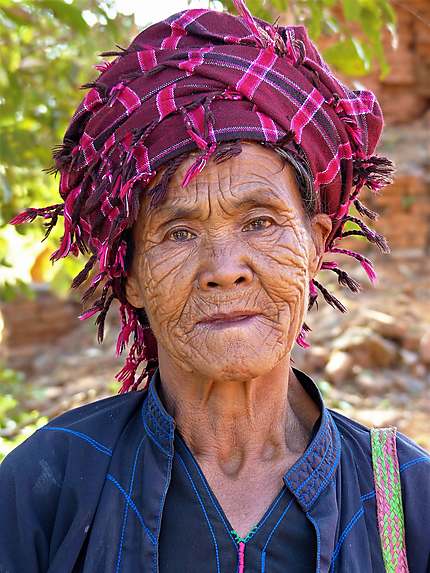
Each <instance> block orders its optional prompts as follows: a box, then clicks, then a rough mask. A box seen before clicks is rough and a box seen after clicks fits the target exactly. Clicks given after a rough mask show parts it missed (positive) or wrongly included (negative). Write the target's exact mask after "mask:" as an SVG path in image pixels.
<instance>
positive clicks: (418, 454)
mask: <svg viewBox="0 0 430 573" xmlns="http://www.w3.org/2000/svg"><path fill="white" fill-rule="evenodd" d="M328 410H329V412H330V414H331V415H332V417H333V420H334V422H335V425H336V427H337V429H338V430H339V433H340V436H341V439H342V441H343V442H345V443H347V444H348V446H349V447H351V448H352V449H353V450H355V453H357V451H361V452H362V453H363V454H364V455H365V456H366V457H368V456H369V455H370V454H371V441H370V431H371V428H370V427H369V426H366V425H364V424H362V423H360V422H358V421H357V420H354V419H352V418H349V417H348V416H345V415H344V414H341V413H340V412H337V411H336V410H332V409H330V408H329V409H328ZM396 446H397V456H398V460H399V466H400V471H401V472H403V471H405V470H406V469H407V468H409V467H412V466H413V465H415V464H420V463H422V464H424V467H426V470H425V471H427V472H428V473H429V475H430V452H428V451H427V450H425V449H424V448H423V447H422V446H420V445H419V444H418V443H417V442H416V441H414V440H413V439H412V438H410V437H409V436H407V435H406V434H404V433H403V432H401V431H399V430H397V432H396Z"/></svg>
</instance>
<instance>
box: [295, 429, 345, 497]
mask: <svg viewBox="0 0 430 573" xmlns="http://www.w3.org/2000/svg"><path fill="white" fill-rule="evenodd" d="M333 427H334V431H335V433H336V435H338V436H339V435H340V434H339V430H338V429H337V427H336V425H335V424H333ZM335 444H336V442H335ZM335 444H334V445H333V448H335V447H336V446H335ZM341 451H342V448H341V447H340V444H339V448H338V451H337V454H336V459H335V461H334V463H333V465H332V468H331V470H330V472H329V473H328V474H327V475H326V476H325V478H324V479H323V480H322V482H321V485H320V487H319V488H318V489H317V491H316V493H315V495H314V496H313V498H312V499H311V500H310V502H309V503H308V504H307V506H308V507H311V505H312V504H313V502H314V501H315V500H316V499H317V497H318V496H319V494H320V493H321V492H322V490H323V489H324V488H325V487H326V486H327V485H328V483H329V482H330V480H331V479H332V476H334V472H335V470H336V469H337V468H338V465H339V460H340V454H341ZM302 497H303V495H301V496H300V497H299V499H302Z"/></svg>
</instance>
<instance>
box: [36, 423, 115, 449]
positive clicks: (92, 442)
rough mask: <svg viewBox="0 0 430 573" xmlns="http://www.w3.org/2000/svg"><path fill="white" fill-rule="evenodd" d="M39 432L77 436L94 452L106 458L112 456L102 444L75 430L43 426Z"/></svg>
mask: <svg viewBox="0 0 430 573" xmlns="http://www.w3.org/2000/svg"><path fill="white" fill-rule="evenodd" d="M40 430H45V431H46V430H53V431H60V432H66V433H67V434H73V435H74V436H77V437H78V438H81V439H82V440H85V441H86V442H88V443H89V444H91V445H92V446H93V447H94V448H95V449H96V450H98V451H99V452H102V454H106V455H107V456H111V455H112V450H111V449H109V448H107V447H106V446H104V445H103V444H100V443H99V442H97V441H96V440H94V439H93V438H91V437H90V436H87V434H84V433H82V432H77V431H76V430H70V428H61V427H60V426H45V427H42V428H39V431H40Z"/></svg>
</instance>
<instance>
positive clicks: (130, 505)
mask: <svg viewBox="0 0 430 573" xmlns="http://www.w3.org/2000/svg"><path fill="white" fill-rule="evenodd" d="M293 370H294V373H295V375H296V377H297V378H298V379H299V381H300V382H301V384H302V385H303V387H304V388H305V390H306V391H307V392H308V393H309V395H310V396H311V397H312V398H313V399H314V400H315V401H316V402H317V404H318V405H319V407H320V410H321V418H320V421H319V423H318V425H316V427H315V432H314V434H315V435H314V436H313V438H312V440H311V442H310V444H309V446H308V447H307V449H306V451H305V452H304V453H303V455H302V456H301V457H300V458H299V459H298V460H297V462H296V463H295V464H294V465H293V466H292V467H291V468H290V469H289V470H288V471H287V472H286V473H285V476H284V480H283V481H284V486H285V487H284V488H283V489H282V491H280V495H279V496H277V497H276V498H275V500H274V501H273V503H272V504H271V505H270V507H269V508H268V509H267V511H266V513H265V515H264V516H263V518H262V519H261V520H260V522H259V524H258V528H257V530H256V531H255V534H254V535H253V536H252V537H251V538H250V539H249V540H248V541H247V542H246V547H245V573H251V572H257V571H258V572H259V573H261V572H263V573H277V572H278V571H288V572H292V573H296V572H298V571H315V573H326V572H330V573H332V572H333V573H334V572H338V571H339V572H345V573H383V572H384V566H383V559H382V553H381V546H380V540H379V534H378V530H377V523H376V503H375V489H374V482H373V473H372V464H371V449H370V432H369V429H368V428H366V427H365V426H363V425H361V424H359V423H357V422H355V421H353V420H350V419H349V418H347V417H345V416H343V415H341V414H339V413H337V412H335V411H333V410H330V409H328V408H326V406H325V405H324V402H323V399H322V396H321V394H320V392H319V390H318V387H317V386H316V384H315V383H314V382H313V381H312V379H311V378H309V377H308V376H307V375H306V374H305V373H303V372H301V371H300V370H297V369H296V368H293ZM159 383H160V380H159V371H157V372H156V373H155V374H154V376H153V378H152V380H151V382H150V384H149V389H148V390H145V391H138V392H132V393H129V394H125V395H121V396H114V397H112V398H107V399H105V400H99V401H97V402H94V403H92V404H89V405H86V406H83V407H81V408H77V409H75V410H71V411H69V412H67V413H65V414H63V415H61V416H59V417H58V418H56V419H54V420H52V421H51V422H49V424H47V425H46V426H44V427H43V428H41V429H39V430H38V431H37V432H36V433H35V434H33V435H32V436H31V437H30V438H28V439H27V440H26V441H25V442H24V443H23V444H22V445H20V446H18V447H17V448H16V449H15V450H14V451H13V452H11V454H9V455H8V456H7V458H6V459H5V460H4V462H3V463H2V464H1V466H0V573H42V572H43V573H45V572H47V573H111V572H112V573H119V572H125V573H132V572H133V573H134V572H135V571H142V572H143V573H146V572H150V573H158V572H160V573H166V572H178V573H179V572H181V573H183V572H191V573H192V572H194V571H195V572H196V573H197V572H198V573H205V572H211V573H215V572H218V571H219V573H235V572H236V571H237V567H238V551H237V546H235V544H234V543H233V541H234V539H232V538H231V537H230V533H231V532H230V531H229V530H230V525H229V523H228V520H227V519H226V516H225V515H224V513H223V511H222V508H221V507H220V506H219V504H218V503H217V500H216V498H215V496H214V495H213V493H212V492H211V490H210V488H209V486H208V484H207V482H206V481H205V480H204V476H203V475H201V472H200V471H199V467H198V464H197V462H196V460H195V459H194V457H193V456H192V454H191V452H190V451H189V449H188V448H187V446H186V444H185V442H184V441H183V440H182V439H181V436H180V435H179V432H178V431H175V423H174V420H173V418H172V417H171V416H170V415H169V414H168V413H167V411H166V409H165V408H164V405H163V404H162V402H161V400H160V397H159V392H158V391H157V389H158V387H159ZM397 449H398V456H399V463H400V470H401V485H402V496H403V504H404V513H405V524H406V549H407V556H408V561H409V569H410V572H411V573H429V572H430V455H429V454H428V452H426V451H425V450H424V449H422V448H421V447H420V446H418V445H417V444H416V443H415V442H413V441H412V440H410V439H409V438H408V437H406V436H405V435H404V434H402V433H398V435H397Z"/></svg>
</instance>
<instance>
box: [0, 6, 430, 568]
mask: <svg viewBox="0 0 430 573" xmlns="http://www.w3.org/2000/svg"><path fill="white" fill-rule="evenodd" d="M236 5H237V8H238V10H239V14H240V15H239V16H237V17H236V16H232V15H229V14H225V13H223V14H221V13H216V12H213V11H210V10H188V11H185V12H182V13H180V14H176V15H174V16H172V17H170V18H168V19H167V20H166V21H164V22H161V23H159V24H156V25H154V26H151V27H150V28H148V29H146V30H144V31H143V32H141V33H140V34H139V35H138V36H137V38H135V40H134V41H133V42H132V43H131V45H130V46H129V48H127V49H124V50H123V49H121V51H120V52H119V53H112V52H110V53H107V54H104V55H116V56H117V57H116V59H115V60H114V61H113V62H111V63H105V64H103V65H101V66H99V69H100V71H101V74H100V77H99V78H98V80H97V81H95V82H93V83H91V84H88V85H87V86H86V87H89V88H90V91H89V92H88V94H87V96H86V97H85V99H84V100H83V101H82V103H81V104H80V106H79V107H78V109H77V111H76V113H75V115H74V116H73V119H72V122H71V125H70V126H69V128H68V130H67V133H66V135H65V137H64V144H63V145H62V146H61V147H60V148H58V149H57V150H56V151H55V153H54V158H55V170H58V171H60V174H61V180H60V193H61V197H62V199H63V202H62V203H60V204H57V205H53V206H50V207H45V208H39V209H34V208H29V209H27V210H26V211H25V212H24V213H22V214H20V215H18V216H17V217H16V218H15V219H14V220H13V221H12V222H13V223H15V224H17V223H23V222H26V221H31V220H33V219H34V218H35V217H36V216H38V215H39V216H42V217H44V218H45V219H46V220H47V221H46V226H47V232H48V233H49V231H50V230H51V228H52V227H53V226H54V225H55V223H56V222H57V219H58V216H64V235H63V237H62V241H61V244H60V246H59V248H58V250H57V251H56V252H55V253H54V254H53V256H52V258H53V260H57V259H60V258H62V257H66V256H67V255H68V254H69V253H72V254H74V255H77V254H79V252H81V253H83V254H85V253H87V252H90V253H91V256H90V258H89V260H88V262H87V264H86V265H85V267H84V269H83V270H82V272H81V273H80V274H79V275H78V276H77V277H76V278H75V280H74V282H73V286H75V287H76V286H78V285H80V284H82V283H83V282H84V281H86V280H87V279H88V280H90V279H89V275H90V273H91V271H92V269H93V268H94V267H95V266H96V265H97V268H96V270H95V271H94V273H93V274H92V278H91V280H90V282H89V284H88V287H87V290H86V292H85V294H84V300H88V298H89V297H90V296H91V295H92V294H93V293H94V292H95V291H96V290H97V289H99V291H98V292H99V295H100V296H99V298H98V299H97V300H96V301H95V302H94V303H93V305H92V306H91V308H89V310H87V311H85V312H84V313H83V314H82V315H81V318H88V317H90V316H93V315H94V314H96V313H99V314H98V318H97V324H98V326H99V338H100V340H101V339H102V338H103V324H104V320H105V317H106V314H107V312H108V309H109V306H110V304H111V303H112V301H113V300H114V299H118V300H119V303H120V306H119V310H120V313H121V320H122V322H121V331H120V333H119V337H118V347H117V348H118V353H121V351H122V350H123V349H124V348H125V346H126V345H127V344H128V342H129V340H130V337H132V340H131V347H130V351H129V355H128V358H127V360H126V364H125V366H124V368H123V369H122V370H121V372H120V373H119V374H118V375H117V377H118V379H119V380H120V381H121V382H122V388H121V391H120V395H119V396H115V397H112V398H107V399H105V400H101V401H98V402H95V403H93V404H89V405H86V406H83V407H81V408H78V409H75V410H72V411H70V412H67V413H65V414H63V415H62V416H60V417H58V418H56V419H55V420H52V421H51V422H50V423H49V424H47V425H46V426H44V427H42V428H41V429H40V430H38V431H37V432H36V433H35V434H34V435H33V436H32V437H30V438H29V439H28V440H27V441H26V442H24V444H22V445H21V446H19V447H18V448H16V450H15V451H14V452H12V453H11V454H10V455H9V456H8V457H7V458H6V460H5V461H4V463H3V464H2V466H1V469H0V486H1V498H0V571H1V572H2V573H6V572H9V573H38V572H49V573H80V572H85V573H107V572H112V573H118V572H120V571H122V572H127V573H130V572H134V571H144V572H154V573H157V572H161V573H167V572H175V573H176V572H177V573H185V572H196V573H197V572H198V573H233V572H237V573H257V572H259V573H263V572H266V573H278V572H284V571H288V572H289V573H298V572H303V573H304V572H311V571H315V572H316V573H323V572H324V573H326V572H327V573H328V572H334V571H341V572H345V573H346V572H347V573H371V572H374V573H381V572H383V571H390V572H391V571H392V572H407V571H411V572H413V573H425V572H428V571H429V570H430V569H429V567H430V536H429V531H430V480H429V478H430V466H429V462H430V457H429V455H428V454H427V453H426V452H425V451H424V450H423V449H422V448H420V447H419V446H418V445H417V444H415V443H414V442H413V441H412V440H410V439H409V438H407V437H406V436H404V435H403V434H401V433H396V428H390V429H388V430H387V431H376V430H373V429H372V430H371V429H369V428H366V427H365V426H362V425H360V424H358V423H357V422H354V421H352V420H350V419H348V418H346V417H345V416H342V415H341V414H339V413H336V412H334V411H332V410H329V409H328V408H327V407H326V406H325V404H324V401H323V399H322V396H321V393H320V391H319V390H318V387H317V386H316V384H315V382H314V381H313V380H312V379H311V378H310V377H309V376H308V375H306V374H305V373H304V372H302V371H300V370H298V369H297V368H294V367H292V366H291V362H292V359H291V351H292V349H293V347H294V344H295V342H297V343H298V344H300V345H301V346H304V347H307V346H309V344H308V343H307V342H306V340H305V337H306V332H307V331H308V330H310V329H309V327H308V326H307V325H306V323H305V322H304V321H305V319H306V315H307V312H308V310H309V309H310V308H311V307H312V305H313V304H314V303H315V302H316V299H317V295H318V290H319V291H320V292H321V293H322V295H323V297H324V298H325V300H326V301H327V302H328V303H329V304H331V305H332V306H333V307H335V308H338V309H339V310H341V311H345V310H346V309H345V307H344V306H343V305H342V304H341V303H340V301H338V300H337V299H336V298H335V297H334V296H333V295H332V294H330V293H329V292H328V291H327V289H326V288H325V287H324V286H323V285H322V284H321V283H320V282H319V281H317V280H316V279H315V276H316V274H317V273H318V271H319V270H321V269H326V270H330V271H333V272H335V273H336V274H337V276H338V281H339V283H340V284H343V285H346V286H348V287H349V288H350V289H351V290H352V291H354V292H357V291H358V290H359V287H360V285H359V283H357V281H355V280H354V279H352V278H351V277H350V276H348V275H347V273H346V272H344V271H342V270H341V269H340V268H339V267H338V264H337V263H336V262H334V261H323V256H324V253H325V252H332V253H341V254H342V253H343V254H346V255H350V256H353V257H354V258H356V259H357V260H358V261H359V262H360V263H361V265H362V266H363V268H364V269H365V270H366V272H367V273H368V275H369V277H370V279H371V280H374V279H375V274H374V271H373V267H372V264H371V262H370V261H369V260H368V259H367V258H365V257H364V256H362V255H360V254H359V253H355V252H354V251H349V250H346V249H342V248H339V247H338V246H337V245H338V242H339V241H340V240H341V239H342V237H345V236H347V235H351V234H355V235H362V236H365V237H367V238H368V239H369V240H370V241H371V242H374V243H376V244H377V245H378V246H379V247H380V248H381V249H382V250H383V251H385V252H388V246H387V244H386V242H385V240H384V238H383V237H382V236H381V235H379V234H377V233H375V232H374V231H372V230H371V229H370V228H369V227H368V226H367V225H366V224H365V223H364V222H363V221H362V220H361V218H359V217H358V216H352V215H350V214H348V213H349V209H350V207H352V205H354V206H355V208H356V211H357V214H356V215H365V216H367V217H369V218H370V219H374V218H375V217H376V213H374V212H373V211H370V210H369V209H368V208H367V207H365V205H364V204H363V203H362V202H360V201H359V199H358V194H359V191H360V189H361V188H362V187H363V185H367V186H369V187H370V188H371V189H373V190H375V191H378V190H379V189H380V188H381V187H382V186H383V185H384V184H386V183H388V182H389V180H390V179H389V176H390V171H391V163H390V162H389V161H388V160H386V159H384V158H381V157H378V156H375V155H372V154H373V152H374V149H375V146H376V144H377V141H378V139H379V136H380V133H381V130H382V125H383V121H382V115H381V110H380V107H379V105H378V103H377V102H376V100H375V97H374V95H373V94H372V93H370V92H367V91H350V90H348V89H347V88H346V87H345V86H344V85H342V84H341V83H340V82H339V81H338V80H337V79H336V78H335V77H334V76H333V75H332V73H331V72H330V70H329V69H328V67H327V66H326V64H325V63H324V62H323V61H322V59H321V58H320V56H319V54H318V52H317V50H316V48H315V47H314V46H313V44H312V43H311V42H310V40H309V39H308V37H307V34H306V31H305V29H304V28H303V27H300V26H299V27H275V26H271V25H269V24H267V23H266V22H263V21H260V20H256V19H254V18H253V17H252V16H251V14H250V13H249V12H248V10H247V9H246V7H245V6H244V4H243V3H242V2H241V1H239V0H237V2H236ZM347 221H352V222H353V223H355V224H356V225H357V226H358V229H356V230H350V231H347V232H345V231H343V227H344V224H345V223H346V222H347ZM129 390H130V391H129ZM417 495H418V496H419V497H417Z"/></svg>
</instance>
